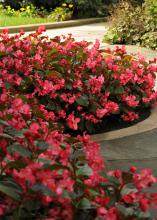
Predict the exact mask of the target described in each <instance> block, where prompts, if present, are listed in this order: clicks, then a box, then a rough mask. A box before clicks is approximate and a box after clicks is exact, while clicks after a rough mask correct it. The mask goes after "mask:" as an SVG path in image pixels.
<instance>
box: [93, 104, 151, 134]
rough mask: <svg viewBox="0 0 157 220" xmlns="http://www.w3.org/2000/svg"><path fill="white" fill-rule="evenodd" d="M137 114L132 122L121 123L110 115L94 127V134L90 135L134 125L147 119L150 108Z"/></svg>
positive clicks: (117, 117)
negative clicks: (137, 116) (136, 117)
mask: <svg viewBox="0 0 157 220" xmlns="http://www.w3.org/2000/svg"><path fill="white" fill-rule="evenodd" d="M138 114H139V118H138V119H137V120H135V121H132V122H126V121H123V120H122V119H121V118H120V116H119V115H112V116H110V117H108V118H107V119H106V120H103V122H102V123H101V124H97V125H95V131H94V133H93V132H91V134H100V133H104V132H108V131H115V130H119V129H122V128H127V127H130V126H132V125H135V124H137V123H139V122H141V121H144V120H145V119H147V118H148V117H149V116H150V114H151V109H150V108H145V109H140V110H139V111H138Z"/></svg>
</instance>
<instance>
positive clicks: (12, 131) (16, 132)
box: [5, 126, 26, 138]
mask: <svg viewBox="0 0 157 220" xmlns="http://www.w3.org/2000/svg"><path fill="white" fill-rule="evenodd" d="M25 131H26V129H22V130H17V129H15V128H13V127H11V126H9V127H7V128H6V129H5V132H6V133H7V134H9V135H12V136H15V137H19V138H23V137H24V135H23V133H24V132H25Z"/></svg>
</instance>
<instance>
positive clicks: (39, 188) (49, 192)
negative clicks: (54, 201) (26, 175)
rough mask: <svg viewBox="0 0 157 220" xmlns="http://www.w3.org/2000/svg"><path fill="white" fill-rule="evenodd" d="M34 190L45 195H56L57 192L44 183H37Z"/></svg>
mask: <svg viewBox="0 0 157 220" xmlns="http://www.w3.org/2000/svg"><path fill="white" fill-rule="evenodd" d="M31 190H32V191H34V192H38V193H42V194H43V195H46V196H54V195H55V192H54V191H52V190H50V189H49V188H48V187H46V186H44V185H42V184H35V185H34V186H33V187H32V188H31Z"/></svg>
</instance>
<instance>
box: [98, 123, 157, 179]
mask: <svg viewBox="0 0 157 220" xmlns="http://www.w3.org/2000/svg"><path fill="white" fill-rule="evenodd" d="M154 123H157V122H154ZM101 152H102V155H103V157H104V158H105V160H106V167H107V169H108V170H111V169H116V168H120V169H124V170H127V169H128V168H129V167H130V166H131V165H135V166H137V167H138V168H139V169H142V168H145V167H149V168H151V169H152V170H153V173H154V174H155V175H156V176H157V129H154V130H152V131H148V132H144V133H142V134H137V135H132V136H128V137H124V138H119V139H114V140H110V141H102V142H101Z"/></svg>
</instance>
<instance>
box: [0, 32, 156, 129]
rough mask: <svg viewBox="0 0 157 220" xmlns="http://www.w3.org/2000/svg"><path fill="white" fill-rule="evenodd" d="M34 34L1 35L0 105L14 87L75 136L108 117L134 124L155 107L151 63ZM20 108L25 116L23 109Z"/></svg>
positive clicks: (69, 39)
mask: <svg viewBox="0 0 157 220" xmlns="http://www.w3.org/2000/svg"><path fill="white" fill-rule="evenodd" d="M41 30H42V29H41ZM43 30H44V29H43ZM40 33H41V31H37V32H36V33H33V34H30V35H29V36H27V37H23V36H22V35H23V33H21V34H19V35H15V36H12V37H9V35H8V34H7V32H6V31H5V32H4V33H2V34H1V36H0V39H1V42H0V43H1V44H0V45H1V47H0V48H1V49H0V52H1V55H0V56H1V60H0V71H1V80H2V82H5V84H4V86H3V90H5V89H6V94H5V95H4V94H2V95H1V97H0V99H1V100H4V99H6V98H7V90H8V88H9V87H10V86H11V87H12V89H16V88H17V87H18V92H19V93H21V94H25V95H26V96H27V98H28V99H29V98H33V97H34V98H36V99H38V101H39V104H40V105H41V108H42V110H43V114H44V116H45V117H46V118H47V119H48V120H50V119H51V118H52V120H55V121H56V122H58V123H61V124H64V126H65V127H66V128H67V129H69V128H70V129H71V130H77V129H78V130H79V131H81V132H82V131H85V130H87V131H88V130H90V129H89V126H93V127H94V123H101V121H102V120H103V119H104V118H105V117H109V116H110V115H112V114H117V115H119V117H120V118H122V119H123V120H125V121H134V120H136V119H137V118H138V117H140V115H138V112H139V111H138V110H139V109H140V108H144V107H148V106H151V105H152V104H153V103H154V102H155V101H156V97H157V94H156V92H155V91H154V84H155V72H156V71H157V66H156V65H155V60H154V62H153V61H150V62H148V61H146V60H144V59H141V58H135V57H134V56H132V55H128V54H127V53H126V51H125V48H119V47H117V48H116V49H115V50H114V51H110V50H109V49H107V50H99V43H98V42H97V41H96V43H95V44H94V45H93V47H92V48H90V49H89V47H88V45H89V44H88V43H87V42H85V41H81V42H76V41H74V39H73V38H72V36H71V35H69V37H64V36H63V37H56V38H54V39H51V40H50V39H48V38H47V37H43V36H41V35H40ZM9 89H10V88H9ZM22 108H23V109H21V111H23V112H25V113H26V112H29V109H28V106H26V105H25V106H24V107H22ZM87 124H88V126H87ZM89 124H90V125H89Z"/></svg>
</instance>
